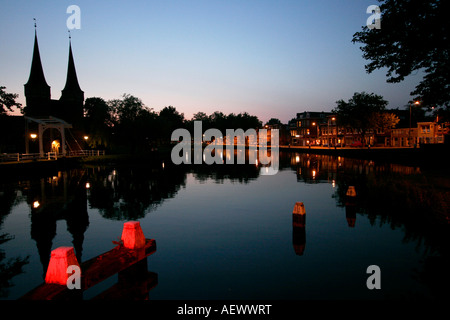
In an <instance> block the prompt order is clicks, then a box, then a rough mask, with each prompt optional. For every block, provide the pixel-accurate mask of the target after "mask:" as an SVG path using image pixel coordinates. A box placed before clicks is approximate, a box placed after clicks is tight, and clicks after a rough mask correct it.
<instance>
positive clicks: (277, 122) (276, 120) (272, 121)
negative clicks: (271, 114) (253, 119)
mask: <svg viewBox="0 0 450 320" xmlns="http://www.w3.org/2000/svg"><path fill="white" fill-rule="evenodd" d="M266 124H267V125H277V124H281V121H280V119H277V118H270V120H269V121H267V122H266Z"/></svg>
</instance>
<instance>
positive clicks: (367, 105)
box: [331, 92, 388, 141]
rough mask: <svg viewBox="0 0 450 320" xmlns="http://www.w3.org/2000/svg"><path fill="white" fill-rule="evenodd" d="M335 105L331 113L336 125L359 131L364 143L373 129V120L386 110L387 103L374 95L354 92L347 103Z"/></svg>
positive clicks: (342, 102) (338, 102) (341, 102)
mask: <svg viewBox="0 0 450 320" xmlns="http://www.w3.org/2000/svg"><path fill="white" fill-rule="evenodd" d="M336 104H337V107H336V108H335V109H333V110H332V111H331V112H333V113H335V114H336V116H337V122H338V124H339V125H341V126H349V127H352V128H354V129H357V130H359V131H360V132H361V138H362V140H363V141H364V137H365V135H366V133H367V131H368V130H369V129H375V125H374V123H375V122H376V121H374V118H375V119H376V115H377V114H380V113H381V112H382V111H384V110H385V109H386V106H387V104H388V102H387V101H386V100H384V99H383V97H382V96H379V95H376V94H374V93H370V94H369V93H366V92H360V93H359V92H355V94H354V95H353V97H352V98H350V99H349V100H348V102H346V101H344V100H342V99H341V100H339V101H336Z"/></svg>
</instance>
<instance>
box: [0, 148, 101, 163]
mask: <svg viewBox="0 0 450 320" xmlns="http://www.w3.org/2000/svg"><path fill="white" fill-rule="evenodd" d="M105 154H106V152H105V150H75V151H67V152H66V155H65V156H64V155H63V154H62V153H58V152H47V153H44V154H43V155H41V154H40V153H2V154H0V162H3V163H5V162H21V161H29V160H41V159H44V160H45V159H47V160H57V159H58V158H62V157H66V158H67V157H97V156H104V155H105Z"/></svg>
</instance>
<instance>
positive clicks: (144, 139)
mask: <svg viewBox="0 0 450 320" xmlns="http://www.w3.org/2000/svg"><path fill="white" fill-rule="evenodd" d="M107 104H108V106H109V108H110V112H111V118H112V123H113V133H114V135H115V141H116V142H117V143H118V144H119V145H121V146H122V148H124V150H126V151H128V152H131V153H135V152H137V151H146V150H148V148H149V144H150V139H151V136H152V135H151V132H152V130H151V129H152V128H154V126H155V122H156V114H155V113H154V112H153V111H152V110H151V109H149V108H148V107H146V106H145V105H144V103H143V102H142V101H141V100H140V99H139V98H137V97H134V96H132V95H130V94H124V95H122V99H113V100H109V101H108V102H107Z"/></svg>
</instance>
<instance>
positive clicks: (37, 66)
mask: <svg viewBox="0 0 450 320" xmlns="http://www.w3.org/2000/svg"><path fill="white" fill-rule="evenodd" d="M25 98H26V104H27V105H26V108H25V110H24V111H25V115H27V116H40V115H48V114H49V112H50V108H51V106H50V86H49V85H48V84H47V81H45V76H44V70H43V68H42V63H41V56H40V54H39V45H38V40H37V32H36V24H35V30H34V49H33V59H32V61H31V70H30V77H29V78H28V82H27V83H26V84H25Z"/></svg>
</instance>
